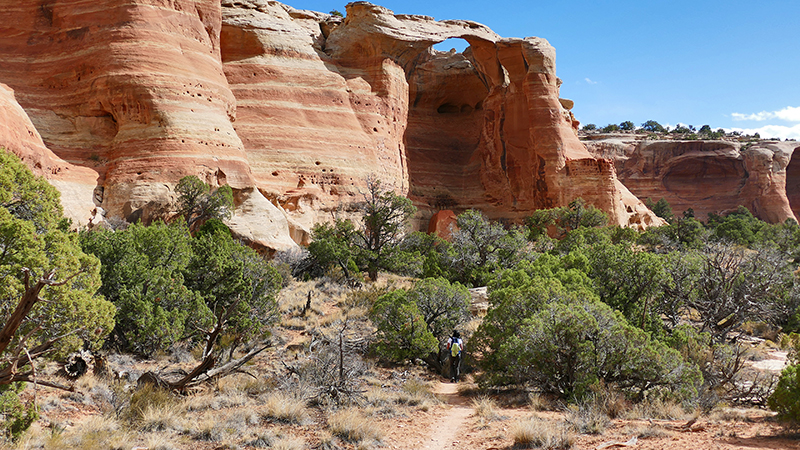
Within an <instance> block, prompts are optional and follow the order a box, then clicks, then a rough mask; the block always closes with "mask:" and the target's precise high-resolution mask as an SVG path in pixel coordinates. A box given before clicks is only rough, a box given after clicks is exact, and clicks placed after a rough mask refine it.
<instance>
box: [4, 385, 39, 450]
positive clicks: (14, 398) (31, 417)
mask: <svg viewBox="0 0 800 450" xmlns="http://www.w3.org/2000/svg"><path fill="white" fill-rule="evenodd" d="M23 388H24V384H22V383H13V384H10V385H5V386H0V417H2V424H0V430H2V431H0V432H2V434H3V436H4V437H5V438H6V439H9V440H11V441H16V440H17V439H19V438H20V437H21V436H22V434H23V433H24V432H25V431H26V430H27V429H28V428H30V426H31V425H32V424H33V422H35V421H36V419H38V418H39V414H38V413H37V412H36V407H35V405H32V404H31V405H27V406H26V405H23V404H22V402H21V401H20V399H19V393H20V392H21V391H22V389H23Z"/></svg>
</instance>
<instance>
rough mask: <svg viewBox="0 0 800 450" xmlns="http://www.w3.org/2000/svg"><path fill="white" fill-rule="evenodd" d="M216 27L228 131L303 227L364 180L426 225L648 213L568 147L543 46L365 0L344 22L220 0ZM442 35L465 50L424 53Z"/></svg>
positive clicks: (263, 185) (570, 127) (263, 184)
mask: <svg viewBox="0 0 800 450" xmlns="http://www.w3.org/2000/svg"><path fill="white" fill-rule="evenodd" d="M223 23H224V25H223V30H222V58H223V61H224V62H225V72H226V74H227V76H228V79H229V81H230V83H231V86H232V89H233V92H234V94H235V95H236V97H237V99H238V100H239V114H238V121H237V126H236V129H237V132H238V133H239V135H240V136H241V137H242V140H243V141H244V144H245V149H246V152H247V154H248V157H249V159H250V161H251V163H252V167H253V170H254V174H255V177H256V179H257V180H258V185H259V188H260V189H262V191H264V192H265V193H267V195H268V196H269V197H270V198H274V199H275V200H276V201H277V202H278V203H279V204H280V205H281V206H282V207H283V208H284V209H285V210H286V211H287V212H288V214H289V215H290V217H292V218H293V220H294V221H295V222H296V223H298V224H299V225H300V226H303V227H306V229H307V228H308V227H310V225H311V224H312V223H313V222H315V221H317V220H319V219H320V215H319V214H318V212H319V211H320V210H330V209H333V208H335V207H337V206H338V205H339V204H340V203H341V202H342V201H343V200H344V201H345V202H348V201H349V200H350V199H356V200H358V199H360V196H359V194H358V193H357V192H358V190H359V187H360V186H363V182H364V179H365V178H366V176H367V175H368V174H374V175H375V176H377V177H379V178H381V179H382V180H383V181H384V182H386V183H387V184H390V185H393V186H395V188H396V189H398V190H399V191H400V192H404V193H405V192H407V191H408V193H409V196H410V197H411V198H412V199H413V200H414V201H415V204H416V205H417V206H418V207H419V208H420V210H421V216H422V217H420V219H421V220H420V222H422V220H425V219H426V218H427V217H430V215H432V214H433V212H435V211H436V210H438V209H442V208H452V209H460V210H463V209H466V208H479V209H482V210H483V211H484V212H486V213H487V214H488V215H489V216H490V217H494V218H501V217H503V218H511V219H520V218H522V217H524V216H526V215H528V214H530V213H531V211H533V210H535V209H538V208H544V207H552V206H559V205H565V204H567V203H568V202H569V201H571V200H572V199H574V198H576V197H579V196H582V197H584V198H585V199H586V200H587V201H589V202H590V203H593V204H595V205H596V206H598V207H600V208H602V209H604V210H605V211H607V212H609V213H610V214H611V216H612V220H613V221H614V222H617V223H620V224H628V223H629V222H631V220H633V222H641V224H642V225H644V224H646V223H649V222H650V221H651V220H652V219H653V217H652V214H649V213H648V212H647V210H646V208H645V207H644V205H643V204H641V203H640V202H638V201H637V200H636V199H635V198H634V197H633V196H631V195H629V194H627V193H626V190H625V188H624V187H623V186H621V185H620V184H619V183H617V182H616V180H615V177H614V173H613V167H612V165H611V164H610V163H608V162H603V161H599V160H597V159H596V158H594V157H593V156H592V155H590V154H589V153H588V152H587V151H586V149H585V148H584V146H583V145H582V144H581V143H580V141H579V140H578V138H577V136H576V134H575V131H574V129H575V127H577V122H575V121H574V117H573V116H572V115H571V113H569V111H568V110H567V109H565V105H566V106H570V107H571V106H572V105H571V102H570V101H568V100H560V99H559V96H558V87H559V84H560V80H558V78H557V77H556V76H555V52H554V50H553V48H552V47H551V46H550V45H549V44H548V43H547V42H546V41H545V40H543V39H537V38H527V39H501V38H500V37H499V36H497V35H496V34H495V33H494V32H492V31H491V30H489V29H488V28H486V27H485V26H483V25H481V24H478V23H475V22H468V21H441V22H437V21H435V20H433V19H432V18H430V17H425V16H408V15H394V14H393V13H392V12H391V11H389V10H388V9H385V8H382V7H379V6H375V5H372V4H370V3H366V2H355V3H351V4H349V5H348V6H347V17H346V19H345V20H344V21H343V22H342V23H341V24H339V23H338V22H335V21H334V20H333V19H332V18H330V17H328V16H325V15H321V14H319V13H311V12H307V11H297V10H294V9H292V8H290V7H287V6H285V5H281V4H279V3H277V2H264V1H258V0H246V1H245V0H243V1H233V0H226V1H225V2H223ZM448 38H463V39H466V40H467V41H469V43H470V44H471V48H470V50H468V51H467V52H465V54H463V55H462V54H443V53H441V52H435V51H433V50H432V49H431V46H432V45H433V44H435V43H437V42H441V41H444V40H446V39H448ZM626 202H627V203H626ZM628 210H631V211H634V210H637V211H638V213H637V212H628ZM637 214H639V215H642V214H643V215H644V216H645V217H638V216H637ZM634 216H637V217H634ZM322 217H324V216H322ZM656 221H657V219H656ZM631 223H632V222H631ZM420 225H422V224H420Z"/></svg>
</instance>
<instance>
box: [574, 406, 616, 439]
mask: <svg viewBox="0 0 800 450" xmlns="http://www.w3.org/2000/svg"><path fill="white" fill-rule="evenodd" d="M564 420H565V421H566V423H567V424H568V425H569V426H570V427H571V428H572V429H573V430H575V432H577V433H580V434H603V432H605V431H606V428H608V426H609V425H610V424H611V419H610V418H609V417H608V415H607V414H606V413H605V412H603V410H602V409H600V408H599V407H598V405H597V404H595V403H592V402H583V403H579V404H577V405H568V406H567V410H566V414H565V416H564Z"/></svg>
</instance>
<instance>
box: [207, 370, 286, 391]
mask: <svg viewBox="0 0 800 450" xmlns="http://www.w3.org/2000/svg"><path fill="white" fill-rule="evenodd" d="M277 386H278V382H277V381H276V380H275V379H274V378H268V377H255V378H254V377H252V376H250V375H245V374H237V375H232V376H229V377H225V378H222V379H221V380H219V381H218V382H217V388H218V390H219V391H220V392H225V393H244V394H247V395H259V394H263V393H265V392H269V391H271V390H272V389H275V388H276V387H277Z"/></svg>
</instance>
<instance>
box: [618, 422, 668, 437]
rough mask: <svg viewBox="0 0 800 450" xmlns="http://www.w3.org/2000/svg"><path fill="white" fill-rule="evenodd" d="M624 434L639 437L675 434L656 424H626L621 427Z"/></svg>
mask: <svg viewBox="0 0 800 450" xmlns="http://www.w3.org/2000/svg"><path fill="white" fill-rule="evenodd" d="M622 433H623V434H624V435H625V436H630V435H633V436H636V437H637V438H639V439H661V438H667V437H673V436H675V434H676V433H675V432H673V431H670V430H667V429H665V428H663V427H659V426H656V425H628V426H627V427H625V428H623V430H622Z"/></svg>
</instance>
